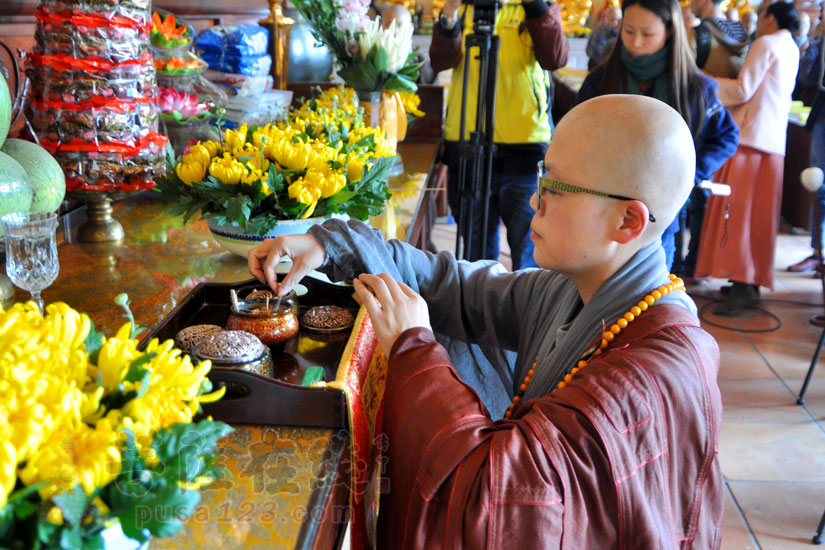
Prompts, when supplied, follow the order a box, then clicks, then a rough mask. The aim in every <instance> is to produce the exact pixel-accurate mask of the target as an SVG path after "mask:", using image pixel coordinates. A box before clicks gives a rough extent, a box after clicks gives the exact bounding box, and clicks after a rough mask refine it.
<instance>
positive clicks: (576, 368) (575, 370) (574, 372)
mask: <svg viewBox="0 0 825 550" xmlns="http://www.w3.org/2000/svg"><path fill="white" fill-rule="evenodd" d="M580 370H581V369H580V368H579V367H573V369H572V370H571V371H570V373H571V374H578V373H579V371H580Z"/></svg>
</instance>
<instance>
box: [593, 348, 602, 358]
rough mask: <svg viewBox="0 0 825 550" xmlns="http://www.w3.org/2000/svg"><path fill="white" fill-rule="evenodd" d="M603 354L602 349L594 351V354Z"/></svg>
mask: <svg viewBox="0 0 825 550" xmlns="http://www.w3.org/2000/svg"><path fill="white" fill-rule="evenodd" d="M601 354H602V350H600V349H597V350H596V351H594V352H593V355H594V356H595V355H601Z"/></svg>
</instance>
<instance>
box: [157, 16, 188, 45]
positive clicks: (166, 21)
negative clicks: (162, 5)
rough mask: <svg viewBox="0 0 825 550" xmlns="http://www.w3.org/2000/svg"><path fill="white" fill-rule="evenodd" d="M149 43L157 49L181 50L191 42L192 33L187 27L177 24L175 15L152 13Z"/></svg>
mask: <svg viewBox="0 0 825 550" xmlns="http://www.w3.org/2000/svg"><path fill="white" fill-rule="evenodd" d="M149 42H150V43H151V44H152V45H153V46H156V47H158V48H170V49H175V48H183V47H185V46H188V45H189V43H190V42H192V33H191V31H190V29H189V27H188V26H187V25H178V24H177V22H176V21H175V14H173V13H170V14H167V15H165V16H163V15H161V14H159V13H158V12H153V13H152V30H151V31H150V33H149Z"/></svg>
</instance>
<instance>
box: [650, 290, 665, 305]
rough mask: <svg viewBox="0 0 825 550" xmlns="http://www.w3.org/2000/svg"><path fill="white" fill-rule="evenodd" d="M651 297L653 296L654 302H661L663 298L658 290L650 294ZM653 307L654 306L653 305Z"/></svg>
mask: <svg viewBox="0 0 825 550" xmlns="http://www.w3.org/2000/svg"><path fill="white" fill-rule="evenodd" d="M650 295H651V296H653V299H654V300H660V299H661V298H662V293H661V292H659V291H658V290H654V291H653V292H651V293H650ZM648 303H650V302H648ZM651 305H653V304H651Z"/></svg>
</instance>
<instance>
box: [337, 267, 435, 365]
mask: <svg viewBox="0 0 825 550" xmlns="http://www.w3.org/2000/svg"><path fill="white" fill-rule="evenodd" d="M352 284H353V287H354V288H355V292H356V293H357V294H358V297H359V298H360V299H361V303H362V304H364V307H365V308H367V313H369V314H370V318H371V319H372V327H373V329H375V337H376V339H377V340H378V344H379V345H380V346H381V349H382V350H384V353H385V354H388V355H389V353H390V350H391V349H392V346H393V344H394V343H395V341H396V340H397V339H398V337H399V336H401V333H402V332H404V331H405V330H407V329H410V328H415V327H424V328H430V314H429V312H428V310H427V302H425V301H424V298H422V297H421V296H420V295H418V294H417V293H416V292H415V291H414V290H413V289H411V288H410V287H408V286H407V285H405V284H404V283H400V282H396V281H395V280H394V279H393V278H392V277H390V275H389V274H388V273H382V274H381V275H378V276H375V275H368V274H366V273H365V274H363V275H361V276H359V277H358V278H357V279H355V280H353V281H352Z"/></svg>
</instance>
